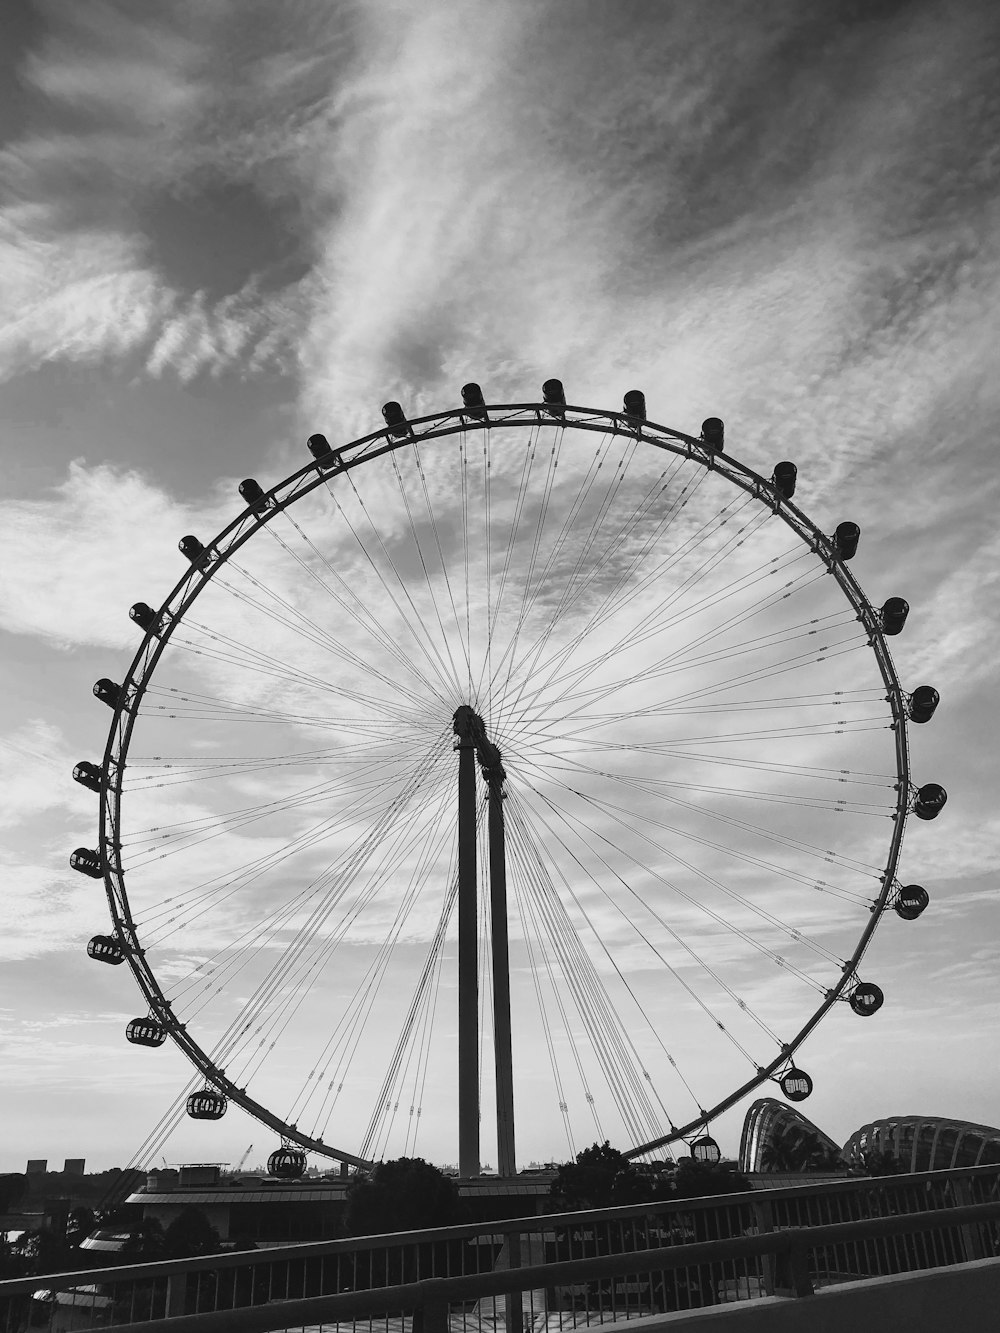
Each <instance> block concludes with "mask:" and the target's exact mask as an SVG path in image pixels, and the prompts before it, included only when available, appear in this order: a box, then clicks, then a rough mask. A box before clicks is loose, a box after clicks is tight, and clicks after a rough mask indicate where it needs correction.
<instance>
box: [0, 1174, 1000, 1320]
mask: <svg viewBox="0 0 1000 1333" xmlns="http://www.w3.org/2000/svg"><path fill="white" fill-rule="evenodd" d="M988 1170H989V1169H988V1168H987V1169H984V1168H983V1167H982V1166H966V1167H949V1168H945V1169H944V1170H940V1171H920V1172H913V1173H912V1174H907V1175H900V1176H874V1177H872V1176H846V1177H845V1178H844V1179H843V1180H831V1181H824V1182H823V1183H822V1184H812V1185H809V1184H804V1185H788V1186H783V1187H781V1188H778V1189H767V1190H753V1191H750V1192H749V1193H748V1192H747V1191H745V1190H744V1191H742V1192H740V1193H734V1194H710V1195H702V1196H699V1197H698V1198H693V1199H678V1198H667V1199H657V1200H654V1201H651V1202H647V1203H636V1204H627V1205H625V1206H618V1207H615V1208H592V1209H580V1210H577V1211H575V1212H569V1213H542V1214H532V1215H530V1216H527V1217H518V1218H503V1219H499V1218H498V1219H495V1220H491V1221H489V1222H467V1223H460V1224H458V1225H456V1226H447V1227H435V1228H432V1229H425V1230H416V1231H395V1232H386V1233H380V1234H378V1235H374V1236H351V1237H345V1238H342V1239H337V1240H323V1241H304V1242H298V1243H296V1242H292V1243H290V1244H287V1245H269V1246H267V1247H266V1248H265V1249H251V1250H229V1251H225V1252H223V1253H219V1254H209V1255H204V1256H201V1257H199V1258H189V1259H158V1260H154V1261H153V1262H146V1263H142V1262H137V1263H134V1264H128V1265H124V1266H122V1265H118V1266H114V1267H109V1268H85V1269H75V1270H71V1271H70V1272H66V1273H48V1274H40V1275H38V1276H36V1277H26V1278H8V1279H6V1280H4V1281H0V1296H3V1295H17V1294H21V1293H23V1292H30V1291H34V1290H36V1289H37V1288H39V1287H42V1286H45V1285H46V1284H47V1285H49V1286H60V1287H69V1286H73V1285H79V1284H80V1283H84V1282H86V1283H100V1282H128V1281H133V1280H139V1279H142V1280H144V1281H149V1280H150V1279H152V1278H157V1277H171V1276H175V1275H178V1274H180V1273H198V1272H214V1271H216V1270H218V1269H228V1268H241V1267H244V1266H249V1265H251V1264H261V1263H265V1262H266V1263H269V1264H271V1263H280V1262H282V1261H283V1260H300V1261H301V1260H305V1259H315V1258H323V1257H330V1256H335V1255H339V1254H352V1253H359V1252H366V1251H370V1250H385V1249H392V1248H402V1247H403V1246H407V1245H418V1244H421V1245H426V1244H432V1243H434V1242H440V1241H456V1240H464V1239H471V1238H472V1237H475V1236H479V1235H481V1234H482V1233H483V1232H484V1231H488V1232H490V1233H493V1234H497V1235H500V1234H503V1235H510V1234H514V1235H523V1234H525V1233H528V1232H538V1231H540V1230H545V1231H548V1230H550V1229H554V1228H557V1227H572V1226H581V1225H599V1224H601V1223H608V1222H621V1221H629V1220H631V1219H642V1218H648V1217H650V1216H655V1215H666V1216H670V1215H674V1214H677V1213H692V1212H708V1211H713V1210H715V1209H723V1208H726V1207H738V1206H744V1207H745V1206H751V1207H752V1206H753V1205H760V1204H764V1203H766V1204H772V1203H773V1202H774V1201H776V1200H780V1199H795V1198H807V1197H809V1198H815V1197H817V1195H819V1194H820V1193H822V1194H823V1195H824V1196H825V1195H828V1194H842V1193H850V1192H852V1191H855V1190H859V1189H864V1190H866V1191H869V1190H870V1191H874V1192H876V1193H880V1194H884V1193H891V1192H893V1191H892V1188H891V1187H892V1186H893V1185H895V1186H898V1187H901V1186H909V1187H913V1186H919V1185H921V1184H930V1183H934V1182H940V1181H943V1180H953V1179H967V1178H974V1179H982V1178H983V1177H984V1175H987V1174H988ZM993 1171H994V1172H995V1173H996V1175H997V1176H998V1179H1000V1167H994V1168H993ZM962 1206H965V1205H962ZM970 1206H971V1205H970ZM976 1206H978V1205H976ZM958 1211H959V1209H958V1208H938V1209H936V1210H934V1215H935V1216H938V1217H941V1218H944V1217H948V1218H953V1217H955V1216H956V1215H957V1213H958ZM903 1216H904V1217H917V1216H920V1214H918V1213H906V1214H903ZM861 1220H864V1219H861ZM871 1220H875V1219H871ZM831 1225H832V1224H831ZM836 1225H841V1224H840V1223H838V1224H836ZM844 1225H846V1224H844ZM807 1229H808V1231H809V1232H810V1234H815V1233H816V1232H817V1231H818V1230H819V1229H820V1228H819V1227H813V1226H810V1227H808V1228H807ZM783 1234H784V1233H783ZM641 1253H643V1254H648V1253H650V1251H648V1250H643V1251H641ZM522 1271H524V1270H522ZM379 1290H386V1288H379ZM161 1322H162V1321H161Z"/></svg>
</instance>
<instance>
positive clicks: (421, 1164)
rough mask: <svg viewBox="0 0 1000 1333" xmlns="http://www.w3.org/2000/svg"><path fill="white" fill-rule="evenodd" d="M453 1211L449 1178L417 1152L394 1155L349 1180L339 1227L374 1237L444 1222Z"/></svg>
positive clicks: (446, 1223)
mask: <svg viewBox="0 0 1000 1333" xmlns="http://www.w3.org/2000/svg"><path fill="white" fill-rule="evenodd" d="M458 1214H459V1197H458V1187H457V1186H456V1184H455V1182H454V1181H453V1180H450V1179H449V1178H448V1177H447V1176H446V1175H445V1174H444V1172H442V1171H439V1170H438V1168H437V1167H436V1166H432V1165H431V1164H430V1162H425V1161H424V1159H423V1158H422V1157H397V1158H395V1159H393V1160H391V1161H388V1162H379V1163H378V1165H377V1166H376V1167H375V1168H374V1170H373V1171H371V1172H370V1173H369V1174H368V1175H356V1176H354V1177H353V1178H352V1179H351V1182H350V1184H349V1185H348V1187H347V1208H346V1211H345V1214H344V1226H345V1228H346V1230H347V1232H348V1234H349V1235H352V1236H378V1235H383V1234H385V1233H386V1232H391V1231H420V1230H423V1229H425V1228H430V1227H446V1226H450V1225H452V1223H454V1222H457V1221H458V1220H459V1216H458Z"/></svg>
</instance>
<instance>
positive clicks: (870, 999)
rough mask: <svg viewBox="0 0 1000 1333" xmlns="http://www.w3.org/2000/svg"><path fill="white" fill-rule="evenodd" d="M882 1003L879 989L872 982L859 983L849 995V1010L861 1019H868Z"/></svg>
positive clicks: (882, 997)
mask: <svg viewBox="0 0 1000 1333" xmlns="http://www.w3.org/2000/svg"><path fill="white" fill-rule="evenodd" d="M884 1003H885V996H884V995H883V994H882V991H881V988H880V987H878V986H876V985H875V983H874V982H872V981H859V982H858V984H857V985H856V986H855V987H854V989H853V990H852V991H851V994H850V1004H851V1008H852V1009H853V1010H854V1012H855V1013H856V1014H860V1015H861V1017H862V1018H870V1017H871V1015H872V1014H874V1013H877V1012H878V1011H879V1009H881V1008H882V1005H883V1004H884Z"/></svg>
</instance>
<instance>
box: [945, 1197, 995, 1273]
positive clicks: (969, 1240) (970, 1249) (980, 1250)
mask: <svg viewBox="0 0 1000 1333" xmlns="http://www.w3.org/2000/svg"><path fill="white" fill-rule="evenodd" d="M951 1183H952V1188H953V1189H954V1191H955V1199H956V1201H957V1203H958V1206H959V1208H964V1207H965V1206H966V1204H970V1203H972V1201H973V1200H972V1181H971V1180H970V1179H969V1177H968V1176H958V1177H957V1178H956V1179H954V1180H953V1181H952V1182H951ZM961 1231H962V1249H963V1250H964V1251H965V1261H966V1263H968V1262H969V1261H970V1260H972V1259H985V1258H987V1257H988V1256H987V1254H986V1250H985V1249H984V1247H983V1233H982V1230H981V1229H980V1228H979V1227H978V1226H974V1225H973V1226H963V1227H962V1228H961Z"/></svg>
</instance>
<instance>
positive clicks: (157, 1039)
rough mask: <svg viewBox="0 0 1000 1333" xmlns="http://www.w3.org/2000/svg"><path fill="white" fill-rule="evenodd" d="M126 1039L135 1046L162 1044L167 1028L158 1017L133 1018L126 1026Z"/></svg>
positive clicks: (165, 1037)
mask: <svg viewBox="0 0 1000 1333" xmlns="http://www.w3.org/2000/svg"><path fill="white" fill-rule="evenodd" d="M125 1039H126V1041H130V1042H131V1043H132V1045H133V1046H162V1045H163V1043H164V1042H165V1041H166V1039H167V1029H166V1028H165V1027H164V1026H163V1024H162V1023H161V1022H160V1020H159V1019H158V1018H133V1019H132V1021H131V1022H130V1023H129V1024H128V1026H127V1027H126V1028H125Z"/></svg>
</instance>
